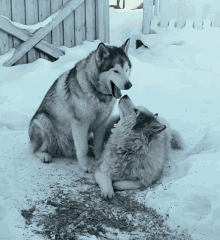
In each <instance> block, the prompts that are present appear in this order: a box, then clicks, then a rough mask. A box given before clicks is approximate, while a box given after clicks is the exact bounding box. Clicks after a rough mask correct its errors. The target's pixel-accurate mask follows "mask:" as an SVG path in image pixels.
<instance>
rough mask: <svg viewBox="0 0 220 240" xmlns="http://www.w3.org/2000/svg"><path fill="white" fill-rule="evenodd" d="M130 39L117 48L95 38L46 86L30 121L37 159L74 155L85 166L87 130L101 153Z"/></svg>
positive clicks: (125, 76) (125, 85)
mask: <svg viewBox="0 0 220 240" xmlns="http://www.w3.org/2000/svg"><path fill="white" fill-rule="evenodd" d="M129 43H130V40H129V39H128V40H127V41H126V42H125V43H124V44H123V45H122V46H121V47H115V46H106V45H104V44H103V43H100V44H99V46H98V47H97V49H96V50H95V51H93V52H92V53H90V54H89V56H88V57H87V58H85V59H83V60H81V61H79V62H78V63H77V64H76V65H75V67H74V68H72V69H71V70H70V71H67V72H65V73H64V74H62V75H61V76H60V77H59V78H58V79H57V80H56V81H55V82H54V84H53V85H52V86H51V88H50V89H49V91H48V92H47V94H46V96H45V97H44V99H43V101H42V103H41V105H40V107H39V108H38V110H37V112H36V113H35V115H34V116H33V118H32V120H31V122H30V126H29V137H30V146H31V150H32V152H33V153H34V154H35V156H36V157H38V158H39V159H40V160H41V161H42V162H47V163H48V162H51V157H61V156H63V157H71V158H72V157H77V159H78V162H79V165H80V167H81V169H82V170H83V171H85V172H87V171H88V169H89V167H88V166H89V157H88V152H89V146H88V134H89V133H90V132H93V135H94V152H95V156H96V158H99V157H100V155H101V149H102V147H103V146H102V145H103V137H104V133H105V128H106V125H107V122H108V119H109V117H110V115H111V112H112V110H113V107H114V105H115V102H116V100H117V99H119V98H120V97H121V91H120V90H127V89H130V88H131V86H132V84H131V82H130V79H129V76H130V70H131V62H130V60H129V58H128V55H127V52H128V47H129Z"/></svg>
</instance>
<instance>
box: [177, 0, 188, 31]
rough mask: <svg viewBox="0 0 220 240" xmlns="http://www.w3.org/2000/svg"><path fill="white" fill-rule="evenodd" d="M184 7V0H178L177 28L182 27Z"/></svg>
mask: <svg viewBox="0 0 220 240" xmlns="http://www.w3.org/2000/svg"><path fill="white" fill-rule="evenodd" d="M185 8H186V1H185V0H178V14H177V17H178V20H177V28H179V29H182V28H183V26H184V12H185Z"/></svg>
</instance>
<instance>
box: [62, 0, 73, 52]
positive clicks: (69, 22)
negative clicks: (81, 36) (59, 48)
mask: <svg viewBox="0 0 220 240" xmlns="http://www.w3.org/2000/svg"><path fill="white" fill-rule="evenodd" d="M67 1H68V0H63V4H65V3H66V2H67ZM74 19H75V11H74V12H72V13H70V14H69V16H67V17H66V18H65V19H64V20H63V32H64V45H65V46H66V47H69V48H71V47H74V46H75V45H76V44H75V22H74Z"/></svg>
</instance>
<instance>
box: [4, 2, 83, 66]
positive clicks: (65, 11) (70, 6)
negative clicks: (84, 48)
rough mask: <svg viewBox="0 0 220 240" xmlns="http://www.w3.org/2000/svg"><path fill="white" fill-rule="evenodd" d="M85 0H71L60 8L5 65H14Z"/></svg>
mask: <svg viewBox="0 0 220 240" xmlns="http://www.w3.org/2000/svg"><path fill="white" fill-rule="evenodd" d="M83 2H84V0H69V1H68V2H67V3H66V4H65V5H64V6H62V7H61V8H60V10H59V14H58V15H57V16H56V17H55V18H54V19H53V20H52V21H51V22H50V23H49V24H47V25H46V26H45V27H44V28H40V29H39V30H38V31H37V32H36V33H35V34H33V35H32V36H31V37H30V38H29V39H28V40H27V41H26V42H25V43H23V44H22V45H21V46H20V47H19V48H18V49H17V50H16V51H15V52H14V54H13V56H12V58H11V59H10V60H9V61H8V62H6V63H4V66H6V67H9V66H12V65H13V64H14V63H15V62H16V61H17V60H18V59H20V58H21V57H22V56H23V55H24V54H25V53H26V52H28V51H29V50H30V49H31V48H32V47H33V46H35V45H36V44H37V43H38V42H39V41H40V40H41V39H42V38H44V37H45V36H46V35H47V34H48V33H49V32H50V31H51V30H52V29H53V28H54V27H56V26H57V25H58V24H59V23H60V22H61V21H62V20H63V19H64V18H66V17H67V16H68V15H69V14H70V13H71V12H72V11H73V10H75V9H76V8H77V7H78V6H79V5H80V4H81V3H83Z"/></svg>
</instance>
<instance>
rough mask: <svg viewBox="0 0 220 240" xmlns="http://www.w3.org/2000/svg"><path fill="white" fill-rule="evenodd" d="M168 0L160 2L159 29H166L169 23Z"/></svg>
mask: <svg viewBox="0 0 220 240" xmlns="http://www.w3.org/2000/svg"><path fill="white" fill-rule="evenodd" d="M169 6H170V0H160V27H162V28H166V27H167V26H168V21H169Z"/></svg>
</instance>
